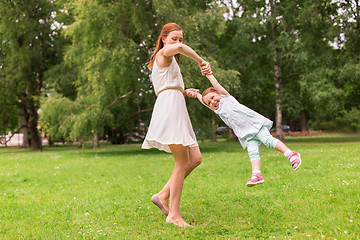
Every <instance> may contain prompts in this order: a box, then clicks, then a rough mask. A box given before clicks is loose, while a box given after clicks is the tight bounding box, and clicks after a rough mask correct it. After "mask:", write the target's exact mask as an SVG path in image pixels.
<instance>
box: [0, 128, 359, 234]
mask: <svg viewBox="0 0 360 240" xmlns="http://www.w3.org/2000/svg"><path fill="white" fill-rule="evenodd" d="M286 144H287V145H288V146H289V147H290V148H291V149H292V150H295V151H298V152H300V153H301V155H302V160H303V164H302V166H301V167H300V168H299V170H298V171H296V172H295V171H293V170H292V168H291V166H290V163H289V162H288V161H287V160H286V159H285V157H284V156H283V155H282V154H281V153H279V152H277V151H275V150H273V149H267V148H266V147H264V146H262V147H261V152H260V154H261V157H262V175H263V177H264V179H265V183H264V184H262V185H259V186H255V187H253V188H248V187H246V186H245V183H246V181H247V180H248V178H249V177H250V176H251V168H250V162H249V158H248V155H247V152H246V151H245V150H243V149H242V148H241V146H240V144H239V143H238V142H227V141H219V142H216V143H212V142H200V148H201V151H202V154H203V163H202V164H201V165H200V166H199V167H198V168H196V169H195V170H194V171H193V173H192V174H191V175H190V176H189V177H188V178H187V179H186V180H185V184H184V190H183V194H182V204H181V212H182V216H183V218H184V219H185V220H186V221H187V222H188V223H190V224H192V225H194V226H195V227H194V228H185V229H182V228H178V227H176V226H173V225H168V224H166V223H165V216H164V215H163V214H162V213H161V211H160V210H159V209H158V208H157V207H155V206H154V205H153V204H152V203H151V202H150V197H151V196H152V195H153V194H154V193H156V192H158V191H159V190H160V189H161V188H162V187H163V186H164V184H165V183H166V181H167V180H168V178H169V177H170V174H171V172H172V168H173V166H174V160H173V158H172V155H171V154H167V153H164V152H160V151H158V150H156V149H152V150H142V149H140V144H133V145H119V146H102V147H101V148H100V149H96V150H94V149H90V148H88V149H80V150H79V149H77V148H76V147H73V146H58V147H53V148H49V147H45V148H44V151H43V152H42V153H40V152H34V151H29V150H24V149H18V148H0V239H269V238H276V239H339V240H340V239H360V197H359V194H360V178H359V176H360V136H359V135H324V136H318V137H298V138H291V137H288V138H287V139H286Z"/></svg>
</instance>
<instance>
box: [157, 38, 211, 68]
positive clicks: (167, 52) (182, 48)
mask: <svg viewBox="0 0 360 240" xmlns="http://www.w3.org/2000/svg"><path fill="white" fill-rule="evenodd" d="M159 53H160V54H161V55H163V56H164V57H165V58H172V57H173V56H174V55H176V54H182V55H184V56H186V57H189V58H191V59H193V60H195V61H196V62H197V63H198V64H199V67H200V69H201V73H202V74H203V75H210V74H212V71H211V67H210V63H208V62H207V61H205V60H204V59H202V58H201V57H200V56H199V55H198V54H197V53H196V52H195V51H194V50H193V49H192V48H191V47H189V46H187V45H185V44H183V43H176V44H168V45H166V46H164V47H163V48H162V49H161V50H160V52H159ZM168 60H170V62H171V59H168Z"/></svg>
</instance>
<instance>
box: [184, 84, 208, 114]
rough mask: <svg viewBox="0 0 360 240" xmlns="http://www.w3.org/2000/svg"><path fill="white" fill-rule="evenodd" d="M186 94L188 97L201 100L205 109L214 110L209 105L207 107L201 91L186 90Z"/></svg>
mask: <svg viewBox="0 0 360 240" xmlns="http://www.w3.org/2000/svg"><path fill="white" fill-rule="evenodd" d="M184 92H185V93H186V95H187V96H188V97H191V98H197V99H198V100H199V102H201V103H202V104H203V105H204V106H205V107H207V108H209V109H210V110H212V109H211V108H210V107H209V106H208V105H206V104H205V103H204V102H203V100H202V95H201V94H200V93H199V89H193V88H190V89H186V90H185V91H184Z"/></svg>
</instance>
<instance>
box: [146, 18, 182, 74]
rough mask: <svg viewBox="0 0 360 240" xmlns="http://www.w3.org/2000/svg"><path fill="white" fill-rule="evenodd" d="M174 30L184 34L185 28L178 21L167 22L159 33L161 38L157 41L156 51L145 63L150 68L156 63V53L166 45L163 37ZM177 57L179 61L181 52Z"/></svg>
mask: <svg viewBox="0 0 360 240" xmlns="http://www.w3.org/2000/svg"><path fill="white" fill-rule="evenodd" d="M173 31H182V32H183V34H184V30H183V29H182V28H181V27H180V26H179V25H177V24H176V23H167V24H165V25H164V27H163V28H162V30H161V33H160V35H159V38H158V40H157V42H156V46H155V50H154V53H153V54H152V55H151V57H150V58H149V60H148V61H147V62H146V63H145V64H146V65H147V66H148V68H151V69H152V67H153V65H154V61H155V56H156V54H157V53H158V52H159V51H160V50H161V49H162V48H163V47H164V43H163V41H162V38H163V37H165V38H166V37H167V35H169V33H171V32H173ZM175 59H176V61H177V62H178V63H179V59H180V54H176V55H175Z"/></svg>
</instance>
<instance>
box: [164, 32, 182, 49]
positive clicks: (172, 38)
mask: <svg viewBox="0 0 360 240" xmlns="http://www.w3.org/2000/svg"><path fill="white" fill-rule="evenodd" d="M162 41H163V43H164V46H165V45H167V44H175V43H182V42H183V31H172V32H170V33H169V34H168V35H167V36H166V37H163V38H162Z"/></svg>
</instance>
